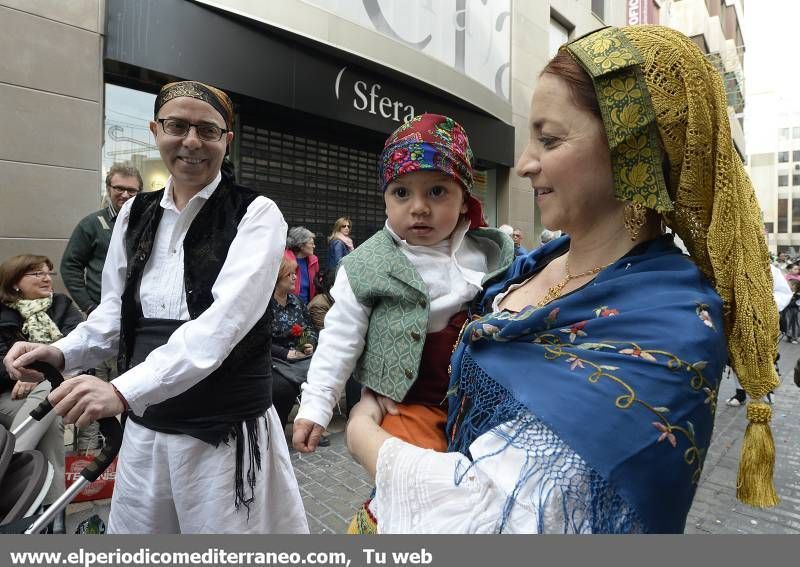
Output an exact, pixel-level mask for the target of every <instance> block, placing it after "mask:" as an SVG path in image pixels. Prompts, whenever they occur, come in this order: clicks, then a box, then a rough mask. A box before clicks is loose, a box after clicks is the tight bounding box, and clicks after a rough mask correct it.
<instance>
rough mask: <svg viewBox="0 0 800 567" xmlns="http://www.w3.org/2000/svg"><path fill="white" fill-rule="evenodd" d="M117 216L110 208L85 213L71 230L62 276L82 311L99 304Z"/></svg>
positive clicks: (86, 311)
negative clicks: (104, 268) (87, 214)
mask: <svg viewBox="0 0 800 567" xmlns="http://www.w3.org/2000/svg"><path fill="white" fill-rule="evenodd" d="M115 220H116V217H112V216H111V211H110V210H109V209H108V208H105V209H102V210H100V211H96V212H94V213H92V214H90V215H89V216H87V217H84V218H83V219H82V220H81V221H80V222H79V223H78V226H76V227H75V230H73V231H72V236H70V238H69V242H67V248H66V250H64V256H63V257H62V258H61V277H62V279H63V280H64V285H66V286H67V290H68V291H69V294H70V295H71V296H72V299H73V300H75V303H77V304H78V307H80V309H81V311H83V312H85V313H88V312H89V311H91V310H92V309H94V308H95V307H97V306H98V305H99V304H100V284H101V281H102V275H103V264H105V261H106V254H108V244H109V242H111V231H112V230H113V228H114V221H115Z"/></svg>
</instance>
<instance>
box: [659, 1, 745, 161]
mask: <svg viewBox="0 0 800 567" xmlns="http://www.w3.org/2000/svg"><path fill="white" fill-rule="evenodd" d="M663 4H664V5H663V6H662V10H661V12H660V16H661V22H660V23H661V24H662V25H665V26H669V27H671V28H674V29H676V30H678V31H680V32H682V33H684V34H686V35H687V36H689V37H690V38H692V39H693V40H694V41H695V43H696V44H697V45H698V46H699V47H700V48H701V49H703V50H704V51H705V52H706V53H708V54H709V60H710V61H711V62H712V64H714V65H715V66H716V67H717V68H718V69H719V71H720V73H721V74H722V75H723V77H724V79H725V88H726V91H727V92H728V116H729V118H730V124H731V136H732V138H733V143H734V146H735V147H736V149H737V151H738V152H739V155H741V156H744V155H746V147H745V138H744V130H743V123H744V118H743V116H744V97H745V82H744V52H745V36H744V34H743V33H742V25H741V23H742V19H743V15H744V13H743V5H742V1H741V0H672V1H670V2H664V3H663Z"/></svg>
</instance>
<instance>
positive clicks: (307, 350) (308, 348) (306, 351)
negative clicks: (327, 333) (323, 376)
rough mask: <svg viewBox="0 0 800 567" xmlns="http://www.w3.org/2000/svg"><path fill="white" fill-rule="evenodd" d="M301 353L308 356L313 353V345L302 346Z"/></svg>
mask: <svg viewBox="0 0 800 567" xmlns="http://www.w3.org/2000/svg"><path fill="white" fill-rule="evenodd" d="M301 348H302V350H303V353H304V354H306V355H308V356H310V355H311V354H312V353H313V352H314V345H312V344H308V343H307V344H304V345H303V346H302V347H301Z"/></svg>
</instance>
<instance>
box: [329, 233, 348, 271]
mask: <svg viewBox="0 0 800 567" xmlns="http://www.w3.org/2000/svg"><path fill="white" fill-rule="evenodd" d="M348 254H350V249H349V248H348V247H347V244H345V243H344V242H342V241H341V240H339V239H338V238H334V239H333V240H331V242H330V244H328V269H329V270H335V269H336V268H337V267H338V266H339V262H341V261H342V258H344V257H345V256H347V255H348Z"/></svg>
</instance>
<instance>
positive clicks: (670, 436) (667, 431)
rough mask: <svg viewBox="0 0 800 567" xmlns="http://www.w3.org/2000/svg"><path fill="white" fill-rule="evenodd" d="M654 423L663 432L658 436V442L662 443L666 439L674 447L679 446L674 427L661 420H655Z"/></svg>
mask: <svg viewBox="0 0 800 567" xmlns="http://www.w3.org/2000/svg"><path fill="white" fill-rule="evenodd" d="M653 425H654V426H655V428H656V429H658V430H659V431H660V432H661V435H659V437H658V441H657V443H661V442H662V441H663V440H664V439H666V440H668V441H669V444H670V445H672V446H673V447H677V446H678V440H677V439H676V438H675V434H674V433H672V428H671V427H670V426H668V425H664V424H663V423H661V422H660V421H654V422H653Z"/></svg>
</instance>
